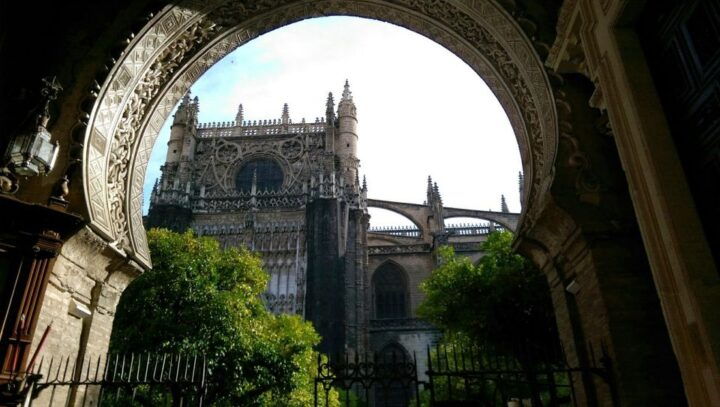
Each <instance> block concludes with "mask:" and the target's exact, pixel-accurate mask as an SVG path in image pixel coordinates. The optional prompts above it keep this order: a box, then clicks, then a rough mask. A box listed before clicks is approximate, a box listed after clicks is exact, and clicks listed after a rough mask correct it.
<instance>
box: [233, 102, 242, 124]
mask: <svg viewBox="0 0 720 407" xmlns="http://www.w3.org/2000/svg"><path fill="white" fill-rule="evenodd" d="M243 119H244V115H243V105H242V103H240V104H239V105H238V111H237V114H236V115H235V123H237V125H238V126H241V125H242V122H243Z"/></svg>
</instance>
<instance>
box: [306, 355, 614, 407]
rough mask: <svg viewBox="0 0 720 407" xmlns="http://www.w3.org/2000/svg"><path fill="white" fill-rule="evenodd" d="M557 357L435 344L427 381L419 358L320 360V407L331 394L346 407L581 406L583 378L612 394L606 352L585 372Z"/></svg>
mask: <svg viewBox="0 0 720 407" xmlns="http://www.w3.org/2000/svg"><path fill="white" fill-rule="evenodd" d="M557 352H558V351H552V352H549V351H547V350H538V349H535V350H534V351H532V352H531V351H529V350H527V349H525V350H517V349H515V350H513V351H512V352H507V351H505V352H499V351H497V350H495V349H492V350H491V349H487V348H480V347H475V346H448V345H441V344H438V345H435V346H433V347H428V348H427V353H426V357H427V368H428V369H427V371H425V374H424V375H421V372H418V363H417V357H416V355H413V357H412V358H409V357H406V356H405V355H404V354H397V355H395V354H393V356H392V357H391V358H387V357H382V355H380V356H379V355H377V354H374V355H364V356H358V355H344V356H342V357H339V356H335V357H333V358H330V359H329V360H327V359H321V358H318V362H317V369H318V375H317V377H316V379H315V406H316V407H317V406H328V405H329V404H330V399H331V397H332V395H333V391H334V392H335V394H337V395H338V398H339V401H340V404H341V405H344V406H348V407H361V406H368V407H409V406H412V407H420V406H429V407H449V406H453V407H459V406H485V407H495V406H498V407H499V406H502V407H507V406H513V405H514V406H517V407H525V406H528V407H545V406H553V407H555V406H558V407H559V406H576V405H577V404H576V400H577V398H576V387H577V386H578V385H579V379H578V377H579V375H580V374H582V375H588V374H589V375H595V376H597V377H599V378H601V379H602V380H603V381H604V382H605V384H606V385H607V386H608V387H609V389H610V392H611V394H614V391H613V386H612V380H611V378H610V371H611V370H610V359H609V357H608V356H607V355H606V353H605V352H603V356H602V357H601V358H600V360H599V361H595V360H592V361H590V362H589V363H588V366H584V367H570V366H569V365H568V363H567V361H566V359H565V357H564V354H563V353H562V352H561V351H559V353H557ZM598 362H599V363H598Z"/></svg>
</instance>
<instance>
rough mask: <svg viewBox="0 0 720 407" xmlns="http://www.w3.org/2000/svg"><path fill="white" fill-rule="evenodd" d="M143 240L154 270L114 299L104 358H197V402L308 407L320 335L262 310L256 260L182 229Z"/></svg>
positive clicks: (291, 318) (296, 320) (333, 402)
mask: <svg viewBox="0 0 720 407" xmlns="http://www.w3.org/2000/svg"><path fill="white" fill-rule="evenodd" d="M148 238H149V245H150V251H151V254H152V261H153V265H154V268H153V270H151V271H148V272H146V273H145V274H143V275H141V276H140V277H138V278H137V279H136V280H135V281H134V282H133V283H132V284H130V286H129V287H128V288H127V289H126V290H125V292H124V294H123V296H122V298H121V299H120V303H119V305H118V308H117V314H116V317H115V322H114V326H113V334H112V338H111V345H110V346H111V351H113V352H146V351H147V352H167V353H175V354H177V353H182V354H193V353H198V354H204V355H206V357H207V363H208V366H209V370H210V377H209V378H208V379H209V380H208V383H210V387H209V390H208V396H207V398H206V401H207V402H208V403H207V404H211V405H218V406H230V405H232V406H236V405H242V406H288V407H291V406H298V407H300V406H307V405H310V404H312V397H313V377H314V374H315V369H316V360H317V352H315V351H313V346H315V345H316V344H317V343H318V342H319V340H320V338H319V336H318V334H317V333H316V332H315V330H314V329H313V327H312V325H310V324H309V323H307V322H305V321H303V320H302V319H300V318H299V317H298V316H288V315H283V316H274V315H272V314H271V313H269V312H268V311H267V310H266V309H265V307H264V305H263V303H262V301H261V299H260V294H261V293H262V292H263V290H264V289H265V286H266V283H267V278H268V277H267V274H266V273H265V272H264V271H263V269H262V262H261V259H260V258H259V257H258V256H256V255H254V254H252V253H250V252H248V251H247V250H244V249H235V248H233V249H227V250H221V249H220V247H219V244H218V242H217V241H216V240H214V239H212V238H207V237H195V236H193V234H192V233H191V232H189V231H188V232H186V233H184V234H178V233H173V232H170V231H168V230H163V229H153V230H150V231H149V233H148ZM331 397H332V400H331V405H337V394H336V393H333V394H332V395H331ZM323 403H324V401H323Z"/></svg>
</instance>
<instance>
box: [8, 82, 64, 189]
mask: <svg viewBox="0 0 720 407" xmlns="http://www.w3.org/2000/svg"><path fill="white" fill-rule="evenodd" d="M42 81H43V83H44V86H43V88H42V90H41V92H40V94H41V95H42V98H43V100H42V102H41V103H43V106H42V108H40V109H39V110H38V111H37V113H36V115H35V118H34V121H33V122H32V123H31V124H30V125H29V126H28V127H26V128H25V129H24V131H22V132H21V133H20V134H18V135H17V136H15V137H14V138H13V139H12V140H10V143H9V144H8V147H7V150H6V152H5V168H2V169H1V170H0V177H2V178H7V180H6V179H3V180H2V181H9V182H10V184H14V185H8V184H7V183H6V182H2V183H0V187H1V188H2V190H3V192H6V193H7V192H9V193H13V192H15V191H16V190H17V180H12V176H11V175H12V174H14V175H18V176H25V177H28V176H34V175H43V174H47V173H48V172H50V171H51V170H52V168H53V166H54V165H55V160H56V159H57V155H58V150H59V147H58V142H57V141H55V142H54V143H53V142H52V141H51V137H52V135H51V134H50V132H49V131H48V130H47V127H46V126H47V123H48V120H50V102H51V101H52V100H55V99H57V96H58V93H59V92H60V91H61V90H62V87H61V86H60V84H59V83H58V82H57V80H56V78H54V77H53V78H52V80H48V79H47V78H43V80H42ZM11 173H12V174H11ZM3 185H5V186H3Z"/></svg>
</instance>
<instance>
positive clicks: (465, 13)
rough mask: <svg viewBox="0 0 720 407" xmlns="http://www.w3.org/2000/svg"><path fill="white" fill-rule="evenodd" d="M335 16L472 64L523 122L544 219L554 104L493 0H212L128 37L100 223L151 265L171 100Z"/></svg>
mask: <svg viewBox="0 0 720 407" xmlns="http://www.w3.org/2000/svg"><path fill="white" fill-rule="evenodd" d="M327 15H351V16H358V17H367V18H373V19H378V20H382V21H385V22H389V23H393V24H396V25H399V26H402V27H405V28H408V29H410V30H412V31H414V32H416V33H419V34H421V35H424V36H426V37H428V38H430V39H432V40H434V41H436V42H437V43H439V44H441V45H443V46H445V47H446V48H448V49H449V50H451V51H452V52H453V53H455V54H456V55H457V56H458V57H460V58H461V59H462V60H463V61H465V62H466V63H467V64H468V65H470V66H471V67H472V68H473V69H474V70H475V71H476V72H477V73H478V74H479V75H480V76H481V77H482V78H483V79H484V80H485V82H486V83H487V84H488V86H489V87H490V89H492V91H493V92H494V94H495V96H496V97H497V98H498V100H499V101H500V103H501V105H502V106H503V108H504V109H505V111H506V113H507V115H508V118H509V119H510V122H511V124H512V126H513V129H514V131H515V134H516V137H517V140H518V145H519V146H520V153H521V158H522V162H523V167H524V168H523V169H524V172H525V174H526V176H525V191H526V193H525V202H524V205H523V207H524V208H525V212H524V213H523V218H524V219H532V218H534V216H535V214H537V212H538V209H537V208H538V207H540V206H541V204H542V201H543V199H544V196H545V195H546V192H547V190H548V188H549V185H550V184H551V181H552V168H553V163H554V160H555V154H556V151H557V144H558V137H557V133H558V125H557V114H556V111H555V101H554V98H553V93H552V90H551V86H550V83H549V80H548V76H547V74H546V71H545V68H544V67H543V64H542V62H541V59H540V57H539V56H538V54H537V52H536V50H535V48H534V45H533V43H532V41H531V40H530V39H529V38H528V36H527V35H525V33H524V32H523V30H522V29H521V27H520V26H519V25H518V24H517V22H516V21H515V19H514V18H513V17H511V16H510V15H508V14H507V13H506V12H505V11H504V9H502V8H501V7H500V6H499V5H498V4H496V2H495V1H493V0H478V1H475V2H472V3H468V2H461V1H456V0H436V1H420V0H354V1H350V0H321V1H309V0H268V1H254V2H241V1H238V0H224V1H223V0H214V1H209V2H206V1H202V2H201V1H185V2H181V3H180V4H179V5H174V6H167V7H166V8H164V9H163V10H162V11H161V12H160V13H158V14H157V15H155V16H154V17H153V18H152V19H151V20H150V22H149V23H148V24H146V25H145V27H144V28H142V29H141V30H140V32H138V33H137V35H135V36H134V37H133V38H132V39H129V41H128V42H129V43H128V45H127V47H126V49H125V51H124V52H123V54H122V56H121V57H120V59H119V60H118V61H117V63H115V64H114V66H113V67H112V68H111V72H110V74H109V75H108V77H107V79H106V80H105V82H104V83H103V84H102V85H101V87H100V90H99V92H98V100H97V102H96V103H95V106H94V107H93V109H92V112H91V115H90V120H89V125H88V127H87V130H86V137H85V144H84V153H83V154H84V160H83V181H84V189H85V190H84V193H85V200H86V206H87V210H88V217H89V224H90V227H91V228H92V229H93V230H95V231H96V232H97V233H99V234H100V235H101V236H103V237H104V238H105V239H107V240H108V241H109V242H111V245H112V246H113V247H115V249H117V250H118V251H120V252H121V253H124V254H126V255H127V256H128V257H130V258H131V259H133V260H135V261H137V262H139V263H140V264H142V265H143V266H145V267H149V266H150V257H149V253H148V249H147V242H146V236H145V230H144V228H143V224H142V212H141V211H142V187H143V182H144V178H145V171H146V167H147V163H148V160H149V157H150V153H151V150H152V147H153V144H154V143H155V138H156V136H157V134H158V132H159V130H160V127H161V126H162V124H163V123H164V121H165V119H166V118H167V116H168V115H169V113H170V110H171V109H172V107H173V106H174V105H175V104H176V102H177V101H178V100H179V99H180V98H181V97H182V95H184V94H185V93H186V91H187V90H188V89H189V87H190V85H191V84H192V83H193V82H194V81H195V80H197V79H198V78H199V77H200V75H202V73H204V72H205V71H206V70H207V69H208V68H209V67H210V66H212V65H213V64H214V63H215V62H217V61H218V60H219V59H221V58H222V57H224V56H225V55H227V54H228V53H229V52H231V51H232V50H234V49H235V48H237V47H238V46H240V45H242V44H244V43H246V42H247V41H249V40H251V39H253V38H255V37H257V36H258V35H260V34H263V33H266V32H268V31H271V30H273V29H276V28H279V27H282V26H284V25H287V24H290V23H293V22H296V21H300V20H302V19H306V18H311V17H319V16H327ZM526 223H532V221H531V222H526ZM522 228H523V223H522V222H521V223H520V227H519V229H520V230H521V229H522Z"/></svg>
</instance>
